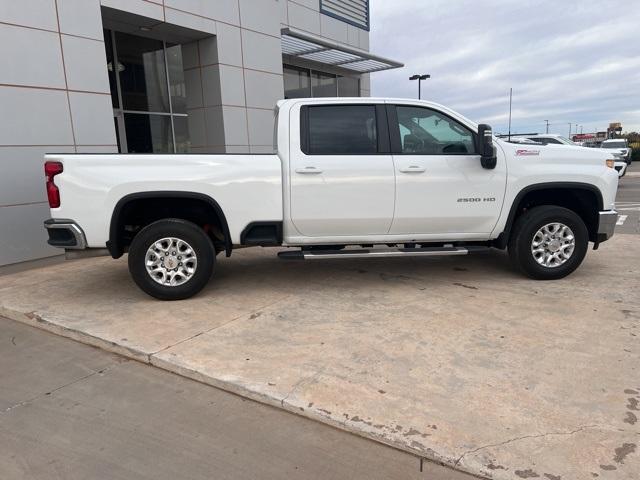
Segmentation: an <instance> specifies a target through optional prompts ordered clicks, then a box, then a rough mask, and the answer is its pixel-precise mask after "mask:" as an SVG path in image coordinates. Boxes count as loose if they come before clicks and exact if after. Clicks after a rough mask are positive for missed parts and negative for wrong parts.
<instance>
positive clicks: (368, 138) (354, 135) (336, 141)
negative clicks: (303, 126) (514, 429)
mask: <svg viewBox="0 0 640 480" xmlns="http://www.w3.org/2000/svg"><path fill="white" fill-rule="evenodd" d="M307 128H308V145H307V147H306V149H307V151H305V153H307V154H308V155H371V154H375V153H377V152H378V132H377V127H376V108H375V106H374V105H317V106H309V107H308V120H307Z"/></svg>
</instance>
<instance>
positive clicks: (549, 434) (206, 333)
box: [0, 235, 640, 479]
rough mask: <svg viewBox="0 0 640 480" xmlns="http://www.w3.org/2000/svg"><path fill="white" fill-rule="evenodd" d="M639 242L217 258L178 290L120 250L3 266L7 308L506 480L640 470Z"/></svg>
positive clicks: (1, 294)
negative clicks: (544, 273)
mask: <svg viewBox="0 0 640 480" xmlns="http://www.w3.org/2000/svg"><path fill="white" fill-rule="evenodd" d="M639 253H640V242H638V237H637V236H631V235H618V236H616V237H614V239H613V240H612V241H610V242H607V243H606V244H604V245H603V246H602V248H601V249H600V250H599V251H598V252H589V254H588V257H587V260H586V262H585V264H584V265H583V266H582V267H581V268H580V269H579V270H578V271H577V272H576V273H575V274H573V275H572V276H571V277H569V278H567V279H565V280H562V281H556V282H534V281H531V280H528V279H526V278H523V277H521V276H520V275H519V274H516V273H514V272H512V271H511V270H510V269H509V267H508V262H507V259H506V257H505V255H504V254H503V253H501V252H493V253H491V254H487V255H482V256H477V257H469V258H465V257H462V258H460V257H456V258H453V257H452V258H438V259H420V260H415V259H413V260H409V259H399V260H375V261H372V260H363V261H353V260H348V261H346V260H342V261H325V262H324V263H321V262H318V263H303V262H300V263H285V262H282V261H279V260H278V259H276V258H275V251H274V250H267V249H262V250H261V249H252V250H247V251H238V252H237V253H234V256H233V257H232V258H231V259H223V260H221V261H220V262H219V264H218V266H217V273H216V276H215V278H214V279H213V281H212V282H211V284H210V286H209V287H208V288H207V289H206V290H205V291H204V292H203V293H202V294H200V295H199V296H198V297H196V298H194V299H191V300H188V301H183V302H174V303H166V302H158V301H155V300H153V299H150V298H148V297H146V296H145V295H144V294H142V293H141V292H139V291H138V289H137V288H136V287H135V286H134V285H133V283H132V282H131V280H130V279H129V275H128V272H127V269H126V262H125V261H113V260H110V259H96V260H90V261H79V262H74V263H68V264H65V265H57V266H52V267H48V268H45V269H41V270H37V271H31V272H24V273H22V274H17V275H12V276H9V277H2V278H0V285H1V287H0V305H1V308H2V312H4V314H5V315H9V316H11V317H13V318H15V319H18V320H20V321H24V322H27V323H31V324H33V325H37V326H40V327H42V328H46V329H49V330H51V331H54V332H56V333H60V334H62V335H66V336H69V337H72V338H76V339H79V340H81V341H83V342H86V343H90V344H94V345H98V346H101V347H102V348H105V349H108V350H112V351H116V352H118V353H122V354H124V355H127V356H129V357H132V358H136V359H138V360H141V361H144V362H149V363H152V364H154V365H157V366H160V367H162V368H164V369H167V370H170V371H173V372H176V373H179V374H181V375H185V376H187V377H191V378H195V379H197V380H200V381H202V382H205V383H208V384H211V385H214V386H217V387H221V388H224V389H227V390H230V391H232V392H235V393H239V394H241V395H244V396H247V397H249V398H253V399H256V400H259V401H262V402H264V403H267V404H270V405H274V406H280V407H282V408H285V409H287V410H290V411H293V412H296V413H299V414H301V415H305V416H308V417H310V418H314V419H317V420H320V421H322V422H325V423H329V424H331V425H335V426H338V427H340V428H343V429H346V430H348V431H352V432H355V433H358V434H360V435H363V436H366V437H369V438H372V439H375V440H378V441H381V442H383V443H387V444H390V445H393V446H396V447H398V448H401V449H404V450H406V451H408V452H411V453H414V454H416V455H420V456H423V457H425V458H429V459H433V460H436V461H441V462H443V463H445V464H448V465H451V466H455V467H456V468H459V469H463V470H465V471H468V472H471V473H474V474H478V475H483V476H486V477H491V478H497V479H519V478H537V477H540V478H544V479H546V478H548V479H556V478H564V479H567V478H570V479H573V478H593V477H595V475H598V476H599V477H600V478H605V479H607V478H616V479H632V478H636V476H637V472H638V471H640V455H639V454H638V451H637V444H638V440H639V434H640V429H639V424H638V423H637V416H638V411H637V410H638V408H640V407H638V400H639V399H640V393H639V392H640V377H639V376H638V370H637V368H638V358H639V355H638V354H639V347H638V335H639V334H640V331H639V324H640V321H639V320H640V297H639V296H638V295H637V294H636V293H634V292H638V289H639V288H640V256H639V255H638V254H639Z"/></svg>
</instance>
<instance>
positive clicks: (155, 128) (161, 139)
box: [124, 113, 173, 153]
mask: <svg viewBox="0 0 640 480" xmlns="http://www.w3.org/2000/svg"><path fill="white" fill-rule="evenodd" d="M124 128H125V132H126V134H127V150H128V151H129V153H173V136H172V135H171V116H169V115H149V114H144V113H125V114H124Z"/></svg>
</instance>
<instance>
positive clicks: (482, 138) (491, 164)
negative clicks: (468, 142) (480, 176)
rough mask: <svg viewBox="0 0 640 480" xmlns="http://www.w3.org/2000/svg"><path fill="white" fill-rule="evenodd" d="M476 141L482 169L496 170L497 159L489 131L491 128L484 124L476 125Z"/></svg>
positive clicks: (491, 134)
mask: <svg viewBox="0 0 640 480" xmlns="http://www.w3.org/2000/svg"><path fill="white" fill-rule="evenodd" d="M477 139H478V145H477V146H478V152H480V163H481V165H482V168H486V169H488V170H490V169H493V168H496V163H497V161H498V159H497V156H496V147H495V146H494V145H493V132H492V131H491V127H490V126H489V125H487V124H485V123H481V124H480V125H478V137H477Z"/></svg>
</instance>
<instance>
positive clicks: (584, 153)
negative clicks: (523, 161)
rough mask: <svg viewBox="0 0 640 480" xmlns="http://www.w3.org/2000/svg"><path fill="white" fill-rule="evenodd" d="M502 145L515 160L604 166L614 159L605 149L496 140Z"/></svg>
mask: <svg viewBox="0 0 640 480" xmlns="http://www.w3.org/2000/svg"><path fill="white" fill-rule="evenodd" d="M496 141H497V142H499V143H500V146H501V147H502V148H503V150H504V151H505V153H507V154H508V155H510V156H512V157H515V158H520V157H523V158H526V157H531V158H533V159H535V158H544V159H549V160H551V159H554V160H557V161H558V162H561V163H562V162H564V161H570V160H571V161H575V160H576V159H579V160H580V161H581V162H584V163H588V164H602V163H604V161H605V160H607V159H611V158H614V157H613V155H612V154H611V150H609V151H608V152H607V151H603V149H596V148H588V147H580V146H578V145H575V146H574V145H557V144H549V145H532V144H525V143H520V144H518V143H510V142H505V141H503V140H501V139H496Z"/></svg>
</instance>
